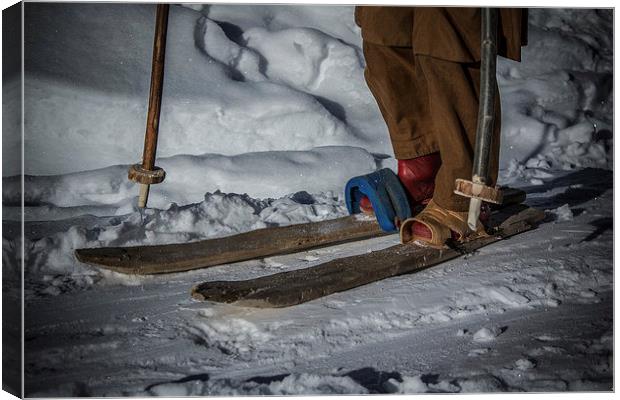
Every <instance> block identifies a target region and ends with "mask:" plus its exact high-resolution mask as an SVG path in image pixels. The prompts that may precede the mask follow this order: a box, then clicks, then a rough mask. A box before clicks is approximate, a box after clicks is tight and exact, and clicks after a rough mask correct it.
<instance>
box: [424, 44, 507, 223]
mask: <svg viewBox="0 0 620 400" xmlns="http://www.w3.org/2000/svg"><path fill="white" fill-rule="evenodd" d="M416 59H417V61H416V62H418V64H419V65H420V69H421V72H422V74H423V76H424V80H425V81H426V84H427V86H428V90H429V109H430V112H429V115H430V116H431V119H432V122H433V125H434V131H435V132H436V133H437V134H436V135H435V139H436V141H437V144H438V148H439V153H440V155H441V160H442V165H441V167H440V169H439V172H438V174H437V177H436V179H435V192H434V194H433V201H434V202H435V203H436V204H437V205H439V206H440V207H442V208H445V209H448V210H451V211H467V210H468V208H469V199H467V198H465V197H462V196H459V195H456V194H454V182H455V180H456V179H457V178H464V179H471V176H472V165H473V156H474V145H475V141H476V128H477V121H478V100H479V93H480V65H479V64H478V63H476V64H461V63H455V62H450V61H444V60H440V59H437V58H433V57H428V56H420V55H419V56H416ZM495 103H496V112H495V123H494V132H493V143H492V146H491V151H490V157H491V158H490V163H489V177H488V178H489V180H490V182H489V185H494V184H495V182H496V179H497V172H498V171H497V170H498V165H499V136H500V125H501V121H500V117H501V112H500V101H499V93H498V91H497V89H496V101H495Z"/></svg>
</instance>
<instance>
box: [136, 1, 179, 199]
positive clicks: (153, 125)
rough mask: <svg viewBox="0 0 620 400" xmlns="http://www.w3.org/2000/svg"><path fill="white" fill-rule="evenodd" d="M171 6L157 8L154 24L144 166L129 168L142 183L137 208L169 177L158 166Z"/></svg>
mask: <svg viewBox="0 0 620 400" xmlns="http://www.w3.org/2000/svg"><path fill="white" fill-rule="evenodd" d="M169 10H170V5H169V4H158V5H157V15H156V21H155V39H154V41H153V62H152V66H151V88H150V92H149V106H148V113H147V116H146V132H145V134H144V151H143V154H142V163H141V164H135V165H132V166H131V167H130V168H129V174H128V177H129V179H130V180H132V181H134V182H138V183H140V196H139V198H138V207H140V208H144V207H146V204H147V201H148V196H149V188H150V185H152V184H156V183H160V182H162V181H163V180H164V178H165V177H166V173H165V171H164V170H163V169H161V168H159V167H157V166H155V156H156V152H157V136H158V134H159V116H160V112H161V99H162V89H163V83H164V63H165V55H166V33H167V30H168V13H169Z"/></svg>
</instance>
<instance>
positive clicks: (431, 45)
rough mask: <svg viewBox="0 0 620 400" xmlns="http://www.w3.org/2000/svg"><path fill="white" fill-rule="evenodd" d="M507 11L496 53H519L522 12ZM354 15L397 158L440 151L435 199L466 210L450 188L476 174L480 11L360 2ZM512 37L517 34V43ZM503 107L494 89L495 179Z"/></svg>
mask: <svg viewBox="0 0 620 400" xmlns="http://www.w3.org/2000/svg"><path fill="white" fill-rule="evenodd" d="M446 10H447V11H446ZM507 10H511V9H503V10H502V14H501V19H500V39H499V46H498V48H499V51H498V52H499V53H500V54H501V55H508V56H510V57H511V58H514V59H519V58H520V52H519V51H518V50H520V45H521V40H520V32H521V29H520V28H521V25H520V21H521V20H520V12H518V13H517V12H516V11H518V10H515V11H514V14H519V16H518V18H517V17H515V15H513V14H511V12H509V11H507ZM512 10H514V9H512ZM428 18H431V19H430V21H431V22H432V23H429V20H428ZM356 21H357V22H358V24H359V25H360V26H361V27H362V37H363V38H364V44H363V46H364V57H365V59H366V70H365V71H364V75H365V77H366V82H367V83H368V87H369V88H370V90H371V92H372V94H373V95H374V97H375V99H376V100H377V103H378V105H379V109H380V110H381V113H382V115H383V118H384V119H385V121H386V124H387V126H388V130H389V132H390V138H391V141H392V146H393V149H394V154H395V156H396V158H397V159H409V158H415V157H419V156H423V155H427V154H430V153H435V152H439V154H440V156H441V161H442V165H441V168H440V169H439V172H438V175H437V177H436V179H435V193H434V195H433V200H434V201H435V202H436V203H437V204H438V205H440V206H441V207H444V208H448V209H450V210H454V211H466V210H467V209H468V206H469V200H468V199H466V198H463V197H461V196H458V195H455V194H454V193H453V190H454V181H455V179H457V178H466V179H471V173H472V162H473V153H474V143H475V136H476V126H477V118H478V99H479V89H480V9H475V8H466V9H459V11H455V9H443V8H433V7H427V8H413V7H357V9H356ZM381 21H383V22H381ZM416 22H417V23H418V25H416ZM517 22H519V23H517ZM507 25H508V26H509V27H510V29H508V30H506V26H507ZM420 26H421V27H422V28H424V29H421V28H420ZM517 27H518V29H517ZM515 30H517V32H516V33H515V32H514V31H515ZM515 37H517V38H519V40H518V42H517V43H516V44H515V40H514V38H515ZM392 43H394V44H392ZM497 93H499V92H498V91H497ZM499 105H500V102H499V94H497V101H496V113H495V115H496V120H495V129H494V140H493V144H492V146H491V160H490V176H489V179H490V180H491V184H494V182H495V181H496V179H497V172H498V171H497V170H498V165H499V133H500V116H501V111H500V106H499Z"/></svg>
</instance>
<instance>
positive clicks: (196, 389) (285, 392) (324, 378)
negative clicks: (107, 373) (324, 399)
mask: <svg viewBox="0 0 620 400" xmlns="http://www.w3.org/2000/svg"><path fill="white" fill-rule="evenodd" d="M258 381H259V379H256V381H253V380H249V381H241V382H240V381H235V380H232V379H217V380H208V381H202V380H195V381H189V382H182V383H181V382H180V383H164V384H159V385H155V386H153V387H152V388H150V389H149V391H148V394H151V395H155V396H166V397H172V396H175V397H176V396H209V395H211V396H212V395H217V396H239V395H244V396H259V395H260V396H265V395H271V396H290V395H317V394H366V393H368V391H367V390H366V389H365V388H364V387H363V386H360V385H359V384H358V383H356V382H355V381H354V380H353V379H351V378H349V377H341V376H331V375H314V374H305V373H302V374H291V375H288V376H286V377H284V378H283V379H280V380H277V379H276V380H273V381H272V382H269V383H260V382H258Z"/></svg>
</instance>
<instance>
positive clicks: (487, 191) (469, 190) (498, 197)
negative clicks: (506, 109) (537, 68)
mask: <svg viewBox="0 0 620 400" xmlns="http://www.w3.org/2000/svg"><path fill="white" fill-rule="evenodd" d="M497 27H498V10H497V9H496V8H483V9H482V26H481V36H482V37H481V62H480V104H479V107H478V127H477V129H476V143H475V147H474V159H473V168H472V179H471V181H468V180H465V179H457V180H456V189H455V191H454V192H455V193H456V194H459V195H461V196H465V197H469V198H470V202H469V213H468V219H467V224H468V226H469V227H470V228H471V229H472V230H475V229H476V224H477V223H478V219H479V217H480V207H481V206H482V202H483V201H486V202H490V203H496V204H501V203H502V200H503V199H502V192H501V191H500V190H499V189H497V188H495V187H490V186H487V184H488V179H489V156H490V151H491V142H492V139H493V124H494V122H495V121H494V115H495V101H496V100H495V90H496V87H497V81H496V78H495V73H496V62H497Z"/></svg>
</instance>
